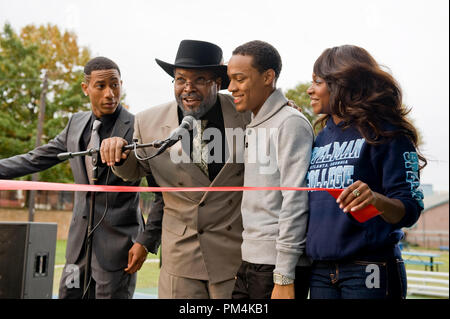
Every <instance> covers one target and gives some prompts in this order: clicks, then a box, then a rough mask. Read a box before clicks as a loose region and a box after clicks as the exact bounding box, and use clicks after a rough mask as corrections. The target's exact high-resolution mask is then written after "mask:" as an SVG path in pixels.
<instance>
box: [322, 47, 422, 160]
mask: <svg viewBox="0 0 450 319" xmlns="http://www.w3.org/2000/svg"><path fill="white" fill-rule="evenodd" d="M314 73H315V74H316V76H318V77H321V78H322V79H324V80H325V82H326V84H327V87H328V91H329V92H330V101H329V104H330V108H331V113H332V114H335V115H337V116H338V117H339V118H341V119H342V120H343V122H344V123H343V124H344V125H343V128H346V127H349V126H355V127H356V128H357V129H358V130H359V132H360V133H361V135H362V136H363V137H364V138H365V139H366V141H367V142H368V143H370V144H380V143H384V142H386V141H387V140H389V139H390V138H392V137H394V136H398V135H404V136H406V137H407V138H408V139H409V140H410V141H411V142H412V143H413V145H414V146H415V148H416V149H417V148H418V133H417V130H416V128H415V127H414V126H413V125H412V124H411V122H410V121H409V120H408V119H407V117H406V115H407V114H408V113H409V112H410V110H408V109H407V108H406V107H405V106H403V104H402V91H401V89H400V86H399V85H398V83H397V81H396V80H395V79H394V78H393V77H392V75H390V74H389V73H388V72H386V71H384V70H382V69H381V67H380V66H379V65H378V63H377V62H376V61H375V59H374V58H373V57H372V56H371V55H370V54H369V53H368V52H367V51H366V50H365V49H363V48H360V47H357V46H353V45H343V46H339V47H334V48H329V49H326V50H325V51H324V52H323V53H322V54H321V55H320V57H319V58H318V59H317V60H316V62H315V63H314ZM329 118H330V115H323V116H321V117H320V118H319V119H318V120H317V121H316V123H315V124H314V127H316V126H319V127H320V128H323V127H324V126H325V124H326V122H327V120H328V119H329ZM386 123H389V124H391V126H392V127H393V129H392V127H386ZM418 156H419V160H420V161H421V162H422V165H421V166H420V168H421V169H422V168H423V167H425V166H426V164H427V161H426V159H425V157H423V156H422V155H421V154H419V152H418Z"/></svg>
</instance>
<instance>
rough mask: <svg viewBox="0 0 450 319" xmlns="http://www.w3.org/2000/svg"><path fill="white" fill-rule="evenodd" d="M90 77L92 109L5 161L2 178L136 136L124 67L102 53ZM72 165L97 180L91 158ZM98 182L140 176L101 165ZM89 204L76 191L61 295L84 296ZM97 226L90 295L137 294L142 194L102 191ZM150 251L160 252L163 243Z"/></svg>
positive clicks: (86, 85) (79, 177) (81, 176)
mask: <svg viewBox="0 0 450 319" xmlns="http://www.w3.org/2000/svg"><path fill="white" fill-rule="evenodd" d="M84 75H85V80H84V82H83V83H82V90H83V92H84V94H85V95H87V96H89V99H90V102H91V108H92V111H89V112H80V113H76V114H74V115H73V116H72V117H71V118H70V120H69V123H68V124H67V126H66V127H65V129H64V130H63V131H62V132H61V133H60V134H59V135H58V136H56V137H55V138H54V139H53V140H51V141H50V142H49V143H48V144H46V145H43V146H40V147H38V148H36V149H34V150H32V151H30V152H28V153H27V154H22V155H17V156H14V157H11V158H7V159H2V160H0V179H10V178H15V177H19V176H23V175H27V174H31V173H35V172H39V171H43V170H45V169H47V168H49V167H51V166H53V165H56V164H58V163H60V162H61V161H60V160H59V159H58V158H57V156H56V155H57V154H58V153H63V152H77V151H83V150H86V149H89V148H91V147H96V146H97V147H99V145H95V144H96V143H98V144H99V143H100V142H101V140H102V139H103V138H107V137H109V136H121V137H123V138H124V139H125V140H127V141H131V140H132V136H133V125H134V116H133V115H132V114H130V113H129V112H128V111H127V110H126V109H125V108H124V107H122V106H121V104H120V96H121V87H122V80H121V76H120V70H119V67H118V66H117V65H116V63H114V62H113V61H111V60H110V59H107V58H104V57H97V58H94V59H92V60H90V61H89V62H88V63H87V64H86V66H85V67H84ZM94 131H95V132H94ZM70 165H71V168H72V172H73V176H74V179H75V183H77V184H89V183H91V184H93V183H94V182H93V180H92V163H91V158H90V157H87V156H86V158H85V157H75V158H71V159H70ZM95 184H101V185H123V186H138V185H139V180H138V181H135V182H124V181H123V180H122V179H120V178H118V177H117V176H115V175H114V174H113V173H112V172H111V169H110V168H109V167H105V166H103V167H101V166H99V167H98V172H97V180H96V181H95ZM89 203H90V193H88V192H75V203H74V208H73V217H72V221H71V224H70V229H69V236H68V240H67V250H66V265H65V267H64V270H63V274H62V277H61V282H60V289H59V298H81V297H82V295H83V282H84V281H83V279H84V271H85V268H86V259H87V258H86V247H85V242H86V233H87V223H88V215H89ZM94 227H96V228H95V230H94V232H93V243H92V262H91V279H90V284H89V297H90V298H94V297H95V298H132V296H133V293H134V289H135V285H136V274H135V272H136V270H138V269H139V268H140V267H141V265H142V263H143V262H144V261H145V258H146V256H147V252H146V249H145V248H144V247H143V246H142V245H136V246H133V242H134V241H135V239H136V237H137V235H138V233H140V232H142V230H143V228H144V222H143V218H142V214H141V212H140V209H139V195H138V194H137V193H125V192H124V193H97V194H96V195H95V213H94ZM132 246H133V249H132V250H130V248H131V247H132ZM148 249H149V250H152V251H155V250H156V249H157V245H156V247H148Z"/></svg>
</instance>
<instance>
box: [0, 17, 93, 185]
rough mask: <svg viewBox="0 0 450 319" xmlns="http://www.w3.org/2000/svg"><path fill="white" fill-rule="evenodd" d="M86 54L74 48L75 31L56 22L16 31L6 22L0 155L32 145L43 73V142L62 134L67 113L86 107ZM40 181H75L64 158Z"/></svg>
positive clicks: (1, 36)
mask: <svg viewBox="0 0 450 319" xmlns="http://www.w3.org/2000/svg"><path fill="white" fill-rule="evenodd" d="M89 58H90V53H89V50H88V49H87V48H81V47H79V46H78V44H77V38H76V35H75V34H73V33H71V32H68V31H65V32H61V31H60V30H59V29H58V27H57V26H52V25H50V24H48V25H46V26H39V27H36V26H34V25H29V26H26V27H24V28H23V29H22V30H21V33H20V35H18V34H17V33H16V32H15V31H14V30H13V29H12V27H11V26H10V25H9V24H5V26H4V28H3V32H0V92H1V93H0V94H2V95H1V98H0V158H5V157H10V156H13V155H16V154H22V153H25V152H27V151H30V150H32V149H33V148H34V147H35V144H36V129H37V123H38V117H39V106H40V95H41V92H42V88H43V87H42V82H43V78H44V75H45V74H47V77H48V91H47V92H48V93H47V95H46V108H45V122H44V127H43V135H42V141H41V144H45V143H47V142H48V141H49V140H50V139H52V138H54V137H55V136H56V135H57V134H58V133H59V132H61V131H62V129H63V128H64V126H65V125H66V124H67V121H68V118H69V117H70V115H71V114H73V113H75V112H78V111H84V110H88V109H89V100H88V99H87V98H86V97H85V96H84V95H83V94H81V87H80V83H81V81H82V76H83V73H82V72H83V66H84V64H85V63H86V62H87V61H88V60H89ZM27 178H28V179H29V177H27ZM40 179H42V180H45V181H54V182H55V181H58V182H71V181H73V178H72V174H71V172H70V167H69V165H68V162H66V163H63V164H60V165H57V166H55V167H52V168H50V169H48V170H46V171H44V172H41V173H40Z"/></svg>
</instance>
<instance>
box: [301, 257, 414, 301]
mask: <svg viewBox="0 0 450 319" xmlns="http://www.w3.org/2000/svg"><path fill="white" fill-rule="evenodd" d="M310 296H311V299H404V298H405V297H406V271H405V265H404V264H403V261H402V260H401V259H394V258H389V259H386V260H385V261H366V260H355V261H346V262H343V261H315V262H314V263H313V267H312V274H311V292H310Z"/></svg>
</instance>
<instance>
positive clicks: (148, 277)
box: [53, 240, 449, 298]
mask: <svg viewBox="0 0 450 319" xmlns="http://www.w3.org/2000/svg"><path fill="white" fill-rule="evenodd" d="M410 249H411V250H415V251H428V252H435V253H438V254H440V257H437V258H436V259H435V260H436V261H441V262H443V265H439V272H446V273H448V272H449V252H448V251H440V250H430V249H427V250H425V249H422V248H420V247H417V248H410ZM65 253H66V240H58V241H57V243H56V256H55V265H56V267H55V274H54V277H53V295H54V296H56V295H58V287H59V281H60V278H61V273H62V270H63V265H64V263H65V257H64V256H65ZM147 259H151V260H155V259H156V260H159V253H158V256H155V255H152V254H149V255H148V257H147ZM406 269H407V270H408V269H411V270H422V271H423V270H425V268H424V266H420V265H410V264H406ZM158 277H159V262H158V261H157V262H147V263H145V264H144V265H143V266H142V268H141V270H139V271H138V273H137V283H136V292H144V293H149V294H153V295H156V293H157V287H158ZM410 297H411V298H430V297H429V296H408V298H410ZM436 298H437V297H436Z"/></svg>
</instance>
